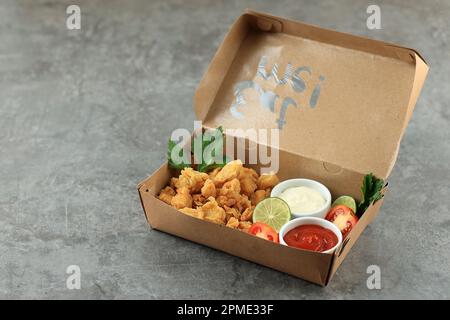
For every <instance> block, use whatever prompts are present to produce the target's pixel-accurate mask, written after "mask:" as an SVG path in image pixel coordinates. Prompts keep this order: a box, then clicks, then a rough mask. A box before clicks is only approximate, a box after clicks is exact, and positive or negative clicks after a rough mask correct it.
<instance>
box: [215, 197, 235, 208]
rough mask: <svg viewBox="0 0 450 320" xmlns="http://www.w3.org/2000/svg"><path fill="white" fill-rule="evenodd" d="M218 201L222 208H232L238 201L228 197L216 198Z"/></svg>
mask: <svg viewBox="0 0 450 320" xmlns="http://www.w3.org/2000/svg"><path fill="white" fill-rule="evenodd" d="M216 200H217V203H218V204H219V206H221V207H225V206H227V207H232V206H234V205H235V204H236V203H237V201H236V199H234V198H227V197H226V196H218V197H217V198H216Z"/></svg>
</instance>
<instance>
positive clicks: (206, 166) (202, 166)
mask: <svg viewBox="0 0 450 320" xmlns="http://www.w3.org/2000/svg"><path fill="white" fill-rule="evenodd" d="M215 130H218V131H219V132H218V133H217V132H216V134H217V135H219V134H220V135H221V139H219V140H217V139H216V137H217V136H216V135H212V136H211V139H209V137H206V136H205V134H202V137H201V139H200V138H197V137H194V138H193V139H192V141H191V152H194V153H195V152H196V148H195V144H196V143H200V145H201V150H197V151H198V152H201V154H199V155H197V159H199V158H200V157H201V158H202V161H201V163H199V164H198V165H197V171H200V172H208V171H211V170H213V169H215V168H220V167H223V166H225V164H226V163H227V162H229V159H228V158H227V157H226V156H225V155H224V156H223V159H221V161H217V163H216V149H217V150H221V151H222V150H223V141H224V135H223V128H222V127H218V128H217V129H215ZM216 140H217V141H216ZM176 145H177V143H176V142H175V141H172V140H169V142H168V145H167V149H168V162H169V166H170V167H171V168H175V169H179V170H181V169H183V168H186V167H190V166H191V163H190V161H189V160H190V159H191V156H192V155H189V157H188V156H185V157H183V161H182V163H178V162H179V161H175V160H174V159H172V154H173V149H174V148H175V146H176ZM208 148H209V149H208ZM207 149H208V150H210V152H206V153H205V150H207ZM182 152H183V150H182V149H181V150H180V152H179V154H178V155H179V156H180V157H182V156H183V153H182Z"/></svg>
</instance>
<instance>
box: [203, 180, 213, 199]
mask: <svg viewBox="0 0 450 320" xmlns="http://www.w3.org/2000/svg"><path fill="white" fill-rule="evenodd" d="M201 191H202V195H203V196H204V197H205V198H209V197H214V198H215V197H216V195H217V191H216V185H215V184H214V182H213V181H212V180H211V179H208V180H206V181H205V184H204V185H203V187H202V189H201Z"/></svg>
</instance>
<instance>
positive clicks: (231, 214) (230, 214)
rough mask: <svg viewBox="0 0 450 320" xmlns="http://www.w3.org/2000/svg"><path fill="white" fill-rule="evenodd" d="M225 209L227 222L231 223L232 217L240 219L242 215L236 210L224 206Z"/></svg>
mask: <svg viewBox="0 0 450 320" xmlns="http://www.w3.org/2000/svg"><path fill="white" fill-rule="evenodd" d="M223 209H224V210H225V214H226V215H227V216H226V220H227V221H229V220H230V219H231V218H232V217H233V218H236V219H238V220H239V219H240V217H241V213H240V212H239V211H238V209H236V208H230V207H228V206H224V207H223Z"/></svg>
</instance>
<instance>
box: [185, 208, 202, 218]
mask: <svg viewBox="0 0 450 320" xmlns="http://www.w3.org/2000/svg"><path fill="white" fill-rule="evenodd" d="M180 211H181V212H183V213H184V214H187V215H188V216H192V217H195V218H198V219H203V217H204V214H203V211H202V209H201V208H199V209H192V208H182V209H180Z"/></svg>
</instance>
